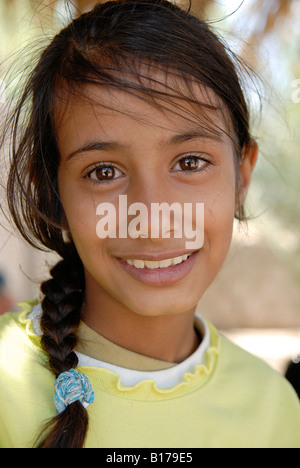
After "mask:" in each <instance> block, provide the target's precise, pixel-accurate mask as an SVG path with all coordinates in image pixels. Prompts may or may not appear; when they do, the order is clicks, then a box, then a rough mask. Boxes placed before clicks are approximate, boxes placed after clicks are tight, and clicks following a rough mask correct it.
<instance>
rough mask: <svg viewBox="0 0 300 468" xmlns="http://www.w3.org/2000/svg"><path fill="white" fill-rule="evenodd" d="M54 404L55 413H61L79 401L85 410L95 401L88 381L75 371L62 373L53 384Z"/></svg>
mask: <svg viewBox="0 0 300 468" xmlns="http://www.w3.org/2000/svg"><path fill="white" fill-rule="evenodd" d="M54 387H55V394H54V403H55V406H56V411H57V413H58V414H59V413H62V412H63V411H64V410H65V409H66V408H67V406H69V405H71V404H72V403H74V401H77V400H78V401H80V403H81V404H82V405H83V406H84V407H85V408H86V407H87V406H89V405H90V404H92V403H93V402H94V400H95V395H94V392H93V389H92V386H91V383H90V381H89V379H88V378H87V377H86V376H85V375H84V374H82V373H81V372H78V371H77V370H75V369H71V370H69V371H67V372H62V373H61V374H60V375H59V377H58V378H57V379H56V380H55V382H54Z"/></svg>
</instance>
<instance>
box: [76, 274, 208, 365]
mask: <svg viewBox="0 0 300 468" xmlns="http://www.w3.org/2000/svg"><path fill="white" fill-rule="evenodd" d="M97 289H98V288H97ZM95 293H96V291H95V288H94V287H93V286H92V285H89V283H87V288H86V301H85V304H84V307H83V311H82V319H83V321H84V322H85V323H86V324H87V325H88V326H89V327H90V328H92V329H93V330H95V331H96V332H97V333H99V334H100V335H102V336H103V337H105V338H106V339H108V340H110V341H112V342H113V343H115V344H117V345H119V346H121V347H123V348H125V349H128V350H130V351H133V352H135V353H138V354H141V355H144V356H148V357H151V358H154V359H158V360H161V361H165V362H172V363H179V362H182V361H183V360H185V359H186V358H187V357H189V356H190V355H191V354H192V353H193V352H194V351H195V350H196V349H197V347H198V346H199V342H200V338H199V336H198V334H197V333H196V331H195V329H194V313H195V308H196V307H194V308H193V309H192V310H188V311H185V312H182V313H180V314H175V315H174V314H173V315H172V314H168V315H162V316H144V315H141V314H138V313H135V312H133V311H131V310H130V309H128V308H127V307H126V306H124V305H123V304H121V303H120V302H118V301H117V300H115V299H113V298H112V297H111V296H110V295H109V294H108V293H106V292H105V291H103V290H101V294H100V291H99V289H98V294H95Z"/></svg>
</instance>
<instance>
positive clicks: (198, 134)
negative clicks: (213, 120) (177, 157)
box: [66, 129, 223, 161]
mask: <svg viewBox="0 0 300 468" xmlns="http://www.w3.org/2000/svg"><path fill="white" fill-rule="evenodd" d="M199 139H202V140H203V139H204V140H214V141H217V142H221V141H223V139H222V131H221V130H218V129H209V130H208V129H199V130H195V131H188V132H182V133H178V134H176V135H173V136H172V137H171V138H169V139H168V140H163V141H162V142H160V146H171V145H175V144H180V143H185V142H188V141H192V140H199ZM124 149H125V150H128V149H129V147H128V146H127V145H124V144H120V143H118V142H116V141H92V142H90V143H87V144H85V145H83V146H81V147H80V148H78V149H76V150H74V151H72V152H71V153H70V154H69V155H68V156H67V158H66V161H69V160H70V159H72V158H73V157H74V156H79V155H80V154H82V153H85V152H88V151H97V150H98V151H122V150H123V151H124Z"/></svg>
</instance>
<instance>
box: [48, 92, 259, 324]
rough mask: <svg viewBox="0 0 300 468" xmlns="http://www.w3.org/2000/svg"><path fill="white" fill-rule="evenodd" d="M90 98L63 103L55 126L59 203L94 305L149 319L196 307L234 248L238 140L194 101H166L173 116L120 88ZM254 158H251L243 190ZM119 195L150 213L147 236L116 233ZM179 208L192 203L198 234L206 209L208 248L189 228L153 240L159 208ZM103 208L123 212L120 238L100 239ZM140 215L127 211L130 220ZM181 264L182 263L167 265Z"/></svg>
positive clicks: (209, 96)
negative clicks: (200, 209)
mask: <svg viewBox="0 0 300 468" xmlns="http://www.w3.org/2000/svg"><path fill="white" fill-rule="evenodd" d="M87 93H88V97H89V98H90V99H86V98H85V99H84V98H82V99H79V98H78V99H77V100H73V101H72V102H69V103H68V105H67V106H65V107H64V108H62V107H61V109H60V114H59V120H58V125H57V134H58V145H59V150H60V155H61V164H60V167H59V173H58V176H59V189H60V195H61V201H62V205H63V209H64V213H65V217H66V222H67V226H68V228H69V229H70V233H71V236H72V238H73V241H74V243H75V245H76V248H77V250H78V253H79V255H80V257H81V259H82V262H83V264H84V268H85V274H86V293H87V299H88V295H89V294H93V295H95V294H96V295H97V296H98V297H99V300H100V304H103V305H104V304H105V305H106V306H107V307H109V308H110V310H113V308H116V307H121V308H122V309H123V310H125V309H129V310H130V311H131V312H134V313H136V314H140V315H144V316H159V315H169V314H178V313H181V312H186V311H191V310H192V309H193V308H195V307H196V305H197V303H198V301H199V300H200V298H201V296H202V295H203V293H204V292H205V290H206V289H207V288H208V286H209V285H210V283H211V282H212V281H213V279H214V278H215V276H216V275H217V273H218V271H219V270H220V267H221V265H222V264H223V262H224V260H225V257H226V255H227V252H228V249H229V246H230V242H231V236H232V228H233V220H234V213H235V209H236V170H235V161H234V148H233V143H232V141H231V139H230V138H229V137H228V136H227V135H226V131H227V132H228V128H229V127H230V124H228V121H229V120H230V119H229V120H228V121H227V122H225V117H224V115H225V114H226V113H225V112H224V111H223V112H221V111H205V112H206V114H207V116H208V117H210V119H212V120H213V121H214V122H215V124H216V127H215V131H211V130H209V129H207V128H206V129H204V128H203V126H201V122H203V119H201V115H200V114H198V115H197V114H196V111H195V109H193V110H192V108H191V107H190V106H189V105H188V104H187V103H182V102H181V110H179V109H178V107H175V106H176V102H175V101H174V103H173V105H174V107H173V105H171V104H170V103H169V104H168V106H169V108H170V111H166V110H165V111H164V112H162V111H161V110H159V109H158V108H157V107H155V106H153V105H151V104H149V103H147V102H145V101H143V100H141V99H139V98H137V97H134V96H131V95H130V94H126V93H124V92H121V91H117V90H115V91H113V90H111V89H109V90H108V89H106V88H101V87H90V88H88V90H87ZM198 94H199V100H202V101H203V100H206V101H207V103H208V104H211V101H214V103H215V104H217V105H218V104H220V103H218V101H217V99H216V98H215V97H214V95H213V93H212V92H206V93H202V92H201V90H200V89H199V90H198ZM92 102H93V103H94V104H92ZM100 103H101V104H102V105H100ZM112 109H113V110H112ZM183 110H184V111H186V113H185V112H183ZM191 112H192V114H193V115H191ZM200 112H201V111H200V110H199V113H200ZM187 115H188V116H189V118H188V119H187ZM202 117H203V115H202ZM220 129H223V130H224V131H221V130H220ZM216 130H217V131H216ZM251 158H252V159H251ZM254 159H255V158H254V156H253V155H252V156H251V157H250V156H249V157H248V156H247V155H245V158H244V161H245V162H244V166H243V167H241V176H242V177H241V183H242V186H243V187H244V189H246V188H247V185H248V183H249V178H250V173H251V170H252V167H253V165H254ZM247 161H248V163H247ZM249 161H250V162H249ZM120 195H126V196H127V207H129V206H130V205H131V204H132V203H135V202H139V203H142V204H143V205H144V206H145V207H146V208H147V209H148V212H147V213H148V230H147V231H146V232H142V233H141V236H140V237H139V238H133V237H131V236H130V235H128V232H127V236H123V238H120V237H119V232H118V228H119V224H118V219H119V196H120ZM123 199H124V198H123ZM174 202H177V203H178V202H179V203H180V204H181V206H182V208H183V207H184V204H185V203H188V204H192V206H193V226H194V228H195V226H198V227H199V223H198V224H197V219H196V204H197V203H199V204H200V203H201V204H204V226H201V228H203V229H204V242H203V245H202V247H201V248H198V247H197V248H194V249H192V250H189V249H187V248H186V242H190V241H191V239H188V238H187V237H186V236H185V234H184V229H182V232H183V235H182V236H181V238H180V237H176V236H175V234H174V233H175V231H176V226H175V224H174V223H173V224H172V222H171V225H170V229H169V231H170V233H169V238H168V237H163V236H164V235H166V233H164V232H163V228H161V229H160V230H159V236H156V237H154V236H153V235H152V236H151V229H150V227H151V207H152V206H153V205H152V204H153V203H160V204H161V203H166V204H168V206H170V205H172V204H173V203H174ZM102 203H109V204H110V205H109V206H110V207H114V208H115V210H116V218H115V219H116V226H115V227H116V237H115V238H113V237H112V236H111V235H110V236H109V237H107V238H100V237H99V235H97V232H96V227H97V223H98V222H99V221H100V219H103V216H102V217H101V216H100V215H99V213H100V211H99V209H98V214H97V207H98V206H99V205H100V204H102ZM102 206H103V205H102ZM124 206H125V205H124ZM124 206H123V212H122V213H121V214H122V215H123V216H124V215H126V213H124V209H125V208H124ZM120 209H121V208H120ZM111 213H113V211H112V212H111ZM102 214H104V215H107V212H104V211H103V212H102ZM138 214H139V212H137V213H135V216H130V215H128V224H129V223H130V221H131V220H132V219H133V218H134V217H136V216H137V215H138ZM106 219H107V218H106ZM123 219H124V218H123ZM125 219H126V218H125ZM111 221H112V223H113V222H114V217H113V216H112V218H111ZM111 226H112V224H111ZM141 226H142V224H140V227H141ZM143 226H145V224H143ZM98 227H99V225H98ZM144 231H145V229H144ZM191 253H192V255H190V257H188V258H187V259H186V260H184V259H185V258H186V257H185V256H186V255H187V254H191ZM178 257H183V258H178ZM174 258H177V260H176V261H175V263H176V262H181V263H178V264H176V265H171V261H167V260H168V259H174ZM163 260H165V262H163ZM182 260H184V261H182ZM128 261H129V262H128ZM145 261H150V263H148V267H149V268H148V267H147V264H146V263H145ZM153 262H159V263H153ZM130 263H131V264H130ZM168 265H169V266H168ZM150 267H152V268H150Z"/></svg>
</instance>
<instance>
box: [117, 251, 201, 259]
mask: <svg viewBox="0 0 300 468" xmlns="http://www.w3.org/2000/svg"><path fill="white" fill-rule="evenodd" d="M194 252H197V250H188V251H184V252H183V251H177V252H155V253H153V252H152V253H149V252H135V253H134V254H124V255H123V254H122V255H116V257H117V258H122V259H126V260H150V261H154V262H155V261H157V262H159V261H161V260H167V259H168V258H176V257H181V256H183V255H190V254H192V253H194Z"/></svg>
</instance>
